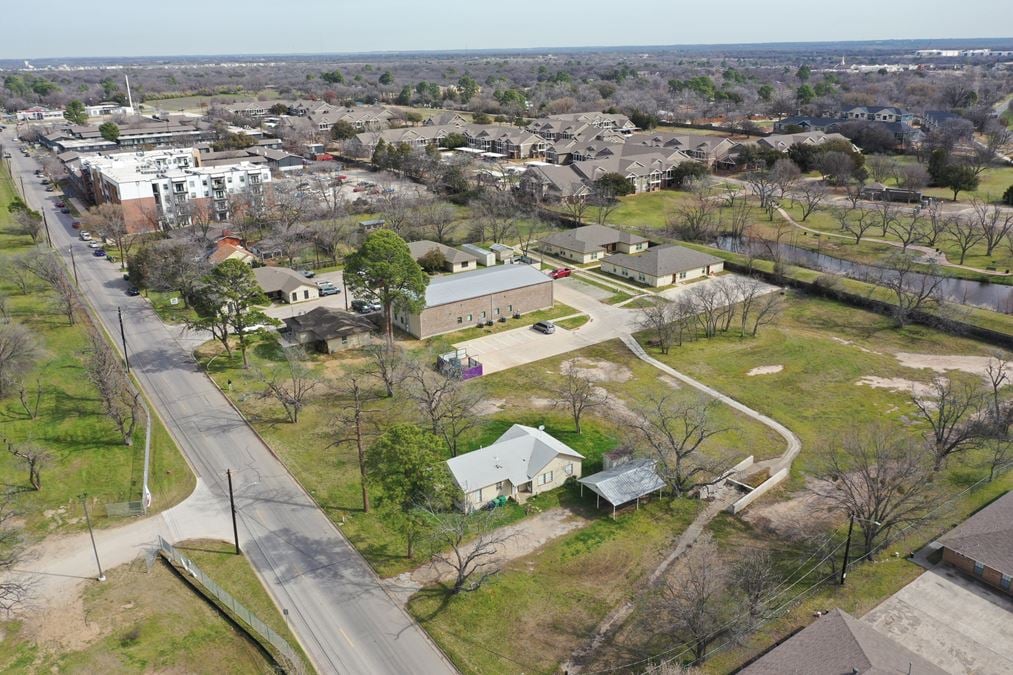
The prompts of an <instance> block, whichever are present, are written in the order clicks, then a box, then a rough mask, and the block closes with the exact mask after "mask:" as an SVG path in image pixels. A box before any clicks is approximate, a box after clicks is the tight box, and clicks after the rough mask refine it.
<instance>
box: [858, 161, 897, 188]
mask: <svg viewBox="0 0 1013 675" xmlns="http://www.w3.org/2000/svg"><path fill="white" fill-rule="evenodd" d="M865 168H866V169H868V170H869V177H870V178H872V180H874V181H876V182H877V183H885V182H886V181H887V180H888V179H889V178H892V177H893V176H896V175H897V170H898V167H897V160H895V159H894V158H893V157H889V156H887V155H870V156H869V157H867V158H866V159H865Z"/></svg>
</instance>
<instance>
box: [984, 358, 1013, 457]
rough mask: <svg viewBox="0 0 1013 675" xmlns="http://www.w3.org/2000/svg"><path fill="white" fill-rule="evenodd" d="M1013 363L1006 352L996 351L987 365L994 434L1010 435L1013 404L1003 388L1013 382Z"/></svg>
mask: <svg viewBox="0 0 1013 675" xmlns="http://www.w3.org/2000/svg"><path fill="white" fill-rule="evenodd" d="M1011 372H1013V364H1011V363H1010V361H1009V359H1008V358H1007V357H1006V355H1005V354H1002V353H995V354H993V355H992V356H991V358H989V360H988V363H987V364H986V365H985V381H986V382H987V383H988V387H989V391H988V394H989V398H990V399H991V400H990V402H989V411H988V414H989V417H990V418H991V419H990V424H991V427H992V429H991V435H992V436H998V437H1003V436H1008V435H1009V428H1010V421H1011V420H1010V413H1011V412H1013V404H1010V403H1009V402H1008V401H1006V400H1004V399H1003V396H1002V394H1001V391H1002V388H1003V387H1005V386H1007V385H1009V384H1010V383H1011V382H1013V375H1011Z"/></svg>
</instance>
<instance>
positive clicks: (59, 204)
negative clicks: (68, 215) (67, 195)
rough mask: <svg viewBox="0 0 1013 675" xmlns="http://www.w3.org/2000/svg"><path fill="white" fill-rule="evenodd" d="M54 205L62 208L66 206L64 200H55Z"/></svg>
mask: <svg viewBox="0 0 1013 675" xmlns="http://www.w3.org/2000/svg"><path fill="white" fill-rule="evenodd" d="M53 206H55V207H56V208H58V209H62V208H63V206H64V204H63V202H54V203H53Z"/></svg>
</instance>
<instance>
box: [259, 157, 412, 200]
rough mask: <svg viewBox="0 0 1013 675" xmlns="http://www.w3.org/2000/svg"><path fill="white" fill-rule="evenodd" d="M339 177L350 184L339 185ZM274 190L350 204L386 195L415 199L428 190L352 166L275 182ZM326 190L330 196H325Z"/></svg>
mask: <svg viewBox="0 0 1013 675" xmlns="http://www.w3.org/2000/svg"><path fill="white" fill-rule="evenodd" d="M338 176H345V177H346V180H344V181H341V182H340V183H339V182H338ZM274 189H275V190H282V191H284V192H292V193H299V192H303V193H306V194H309V195H315V196H316V197H317V198H318V199H320V200H321V201H325V200H326V201H333V200H335V199H337V200H344V201H347V202H354V201H355V200H357V199H366V200H369V201H374V200H376V199H379V198H380V197H381V196H382V195H384V194H405V195H411V196H413V197H414V196H417V195H419V194H421V193H422V192H423V191H424V190H425V188H423V187H422V186H421V185H417V184H415V183H413V182H411V181H410V180H407V179H404V178H401V177H399V176H395V175H394V174H392V173H390V172H388V171H369V170H367V169H361V168H358V167H352V166H347V167H344V168H342V169H338V168H336V167H335V168H334V170H332V171H327V172H316V171H311V172H306V173H299V174H296V175H291V176H285V177H283V178H278V179H276V180H275V181H274ZM323 190H326V191H328V193H327V194H326V195H325V194H322V191H323ZM386 191H392V192H386Z"/></svg>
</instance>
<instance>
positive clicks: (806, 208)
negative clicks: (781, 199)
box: [794, 181, 829, 223]
mask: <svg viewBox="0 0 1013 675" xmlns="http://www.w3.org/2000/svg"><path fill="white" fill-rule="evenodd" d="M828 194H829V193H828V192H827V189H826V187H825V186H824V185H823V184H822V183H817V182H816V181H802V184H801V185H799V186H798V188H797V189H796V190H795V193H794V200H795V203H797V204H798V205H799V208H801V209H802V222H803V223H804V222H805V221H806V219H807V218H808V217H809V216H811V215H812V214H813V213H815V212H816V211H817V209H819V208H820V206H821V205H822V204H823V202H824V201H825V200H826V198H827V196H828Z"/></svg>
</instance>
